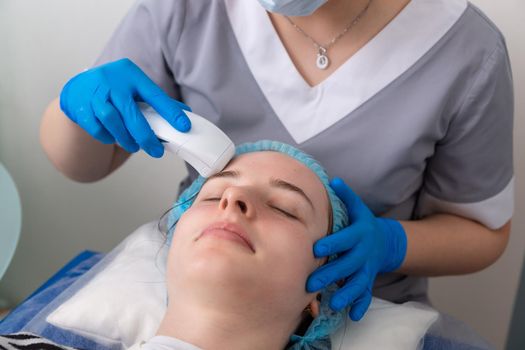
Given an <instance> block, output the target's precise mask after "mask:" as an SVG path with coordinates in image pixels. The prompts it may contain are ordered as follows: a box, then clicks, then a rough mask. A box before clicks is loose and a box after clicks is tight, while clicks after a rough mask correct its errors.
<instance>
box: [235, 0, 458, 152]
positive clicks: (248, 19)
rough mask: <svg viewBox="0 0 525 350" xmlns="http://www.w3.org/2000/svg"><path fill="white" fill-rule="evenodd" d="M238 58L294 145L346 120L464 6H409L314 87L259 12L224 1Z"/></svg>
mask: <svg viewBox="0 0 525 350" xmlns="http://www.w3.org/2000/svg"><path fill="white" fill-rule="evenodd" d="M225 4H226V11H227V13H228V17H229V20H230V23H231V26H232V29H233V32H234V34H235V36H236V39H237V42H238V44H239V47H240V49H241V52H242V54H243V56H244V58H245V60H246V63H247V64H248V67H249V68H250V71H251V72H252V74H253V76H254V78H255V80H256V81H257V83H258V85H259V87H260V89H261V91H262V93H263V94H264V96H265V97H266V99H267V100H268V102H269V103H270V105H271V106H272V108H273V110H274V112H275V113H276V115H277V117H278V118H279V119H280V121H281V122H282V123H283V125H284V127H285V128H286V130H287V131H288V132H289V133H290V135H291V136H292V138H293V139H294V140H295V142H296V143H298V144H300V143H302V142H305V141H307V140H308V139H310V138H312V137H314V136H315V135H317V134H319V133H321V132H322V131H324V130H326V129H327V128H329V127H330V126H332V125H334V124H335V123H337V122H338V121H339V120H341V119H342V118H344V117H345V116H348V115H349V114H350V113H352V112H353V111H354V110H356V109H357V108H359V106H361V105H362V104H363V103H365V102H366V101H368V100H369V99H370V98H372V97H373V96H374V95H375V94H376V93H378V92H379V91H381V90H382V89H384V88H385V87H386V86H387V85H389V84H390V83H391V82H393V81H394V80H395V79H397V78H398V77H399V76H400V75H402V74H403V73H404V72H406V71H407V70H408V69H409V68H410V67H411V66H412V65H414V64H415V63H416V62H417V61H418V60H419V59H420V58H421V57H422V56H423V55H424V54H425V53H426V52H428V51H429V50H430V49H431V48H432V47H433V46H434V45H435V44H436V43H437V42H438V41H439V39H441V38H442V37H443V36H444V35H445V34H446V33H447V32H448V30H449V29H450V28H451V27H452V26H453V25H454V23H456V22H457V20H458V19H459V18H460V17H461V15H462V14H463V12H464V11H465V9H466V8H467V1H466V0H412V1H410V2H409V3H408V4H407V5H406V6H405V8H403V10H402V11H401V12H400V13H399V14H398V15H397V16H396V17H395V18H394V19H392V21H390V23H389V24H388V25H387V26H386V27H385V28H383V29H382V30H381V31H380V32H379V33H378V34H377V35H376V36H375V37H374V38H372V39H371V40H370V41H369V42H368V43H367V44H365V45H364V46H363V47H362V48H361V49H360V50H359V51H357V52H356V53H355V54H354V55H353V56H352V57H350V58H349V59H348V60H347V61H346V62H344V63H343V64H342V65H341V66H340V67H338V68H337V70H335V71H334V72H333V73H332V74H331V75H330V76H328V77H327V78H326V79H325V80H323V81H322V82H321V83H319V84H318V85H315V86H313V87H312V86H310V85H308V83H307V82H306V81H305V80H304V78H303V77H302V76H301V74H300V73H299V72H298V70H297V68H296V67H295V65H294V64H293V62H292V60H291V59H290V56H289V55H288V52H287V51H286V49H285V47H284V45H283V43H282V42H281V40H280V38H279V36H278V34H277V32H276V30H275V28H274V27H273V24H272V23H271V20H270V18H269V16H268V15H267V13H266V11H265V10H264V8H263V7H262V6H261V5H259V4H258V3H257V2H256V1H253V0H225Z"/></svg>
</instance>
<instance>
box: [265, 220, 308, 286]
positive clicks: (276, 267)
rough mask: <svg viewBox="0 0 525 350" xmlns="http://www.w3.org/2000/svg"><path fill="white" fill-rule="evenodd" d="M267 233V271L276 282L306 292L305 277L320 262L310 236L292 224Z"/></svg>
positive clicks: (274, 228)
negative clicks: (314, 252)
mask: <svg viewBox="0 0 525 350" xmlns="http://www.w3.org/2000/svg"><path fill="white" fill-rule="evenodd" d="M263 232H264V231H263ZM267 234H268V239H267V240H266V243H265V250H264V254H265V257H264V258H265V259H264V260H265V263H266V264H267V266H268V270H269V272H268V273H269V274H271V275H273V278H274V279H275V280H276V281H275V283H276V285H279V286H283V288H285V289H291V290H299V291H301V292H304V293H306V292H305V291H304V289H305V288H304V286H305V283H306V279H307V278H308V276H309V275H310V273H311V272H313V271H314V270H315V268H316V267H317V264H318V262H317V260H316V259H315V257H314V255H313V239H312V238H311V235H309V233H308V232H306V231H305V230H304V228H303V229H299V228H292V227H290V226H288V227H286V226H280V227H273V230H271V231H267Z"/></svg>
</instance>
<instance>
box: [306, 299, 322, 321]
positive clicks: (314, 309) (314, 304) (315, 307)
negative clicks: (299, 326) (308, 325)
mask: <svg viewBox="0 0 525 350" xmlns="http://www.w3.org/2000/svg"><path fill="white" fill-rule="evenodd" d="M308 305H309V306H310V310H311V315H312V317H313V318H316V317H317V316H319V309H320V305H321V303H320V302H319V301H318V300H317V298H314V299H313V300H312V301H311V302H310V304H308Z"/></svg>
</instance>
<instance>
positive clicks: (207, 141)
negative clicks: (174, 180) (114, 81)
mask: <svg viewBox="0 0 525 350" xmlns="http://www.w3.org/2000/svg"><path fill="white" fill-rule="evenodd" d="M139 107H140V110H141V112H142V114H144V117H146V120H147V121H148V123H149V125H150V127H151V129H152V130H153V132H154V133H155V135H156V136H157V137H158V138H159V139H160V140H161V142H162V143H163V144H164V147H165V148H166V149H167V150H168V151H170V152H172V153H174V154H176V155H177V156H179V157H181V158H182V159H184V160H185V161H186V162H188V163H189V164H190V165H191V166H192V167H193V168H195V170H197V172H198V173H199V174H200V175H201V176H202V177H209V176H211V175H213V174H216V173H218V172H219V171H221V170H222V169H224V167H225V166H226V164H228V162H229V161H230V160H231V159H232V158H233V156H234V155H235V145H234V144H233V142H232V140H230V138H229V137H228V136H226V134H225V133H224V132H223V131H222V130H221V129H219V128H218V127H217V126H215V124H213V123H212V122H210V121H208V120H207V119H205V118H203V117H201V116H200V115H197V114H195V113H192V112H188V111H184V113H186V115H187V116H188V118H190V121H191V129H190V131H188V132H180V131H177V130H176V129H175V128H174V127H173V126H171V125H170V124H169V123H168V122H167V121H166V119H164V118H162V117H161V116H160V115H159V114H158V113H157V112H156V111H155V110H154V109H153V108H152V107H151V106H149V105H148V104H146V103H139Z"/></svg>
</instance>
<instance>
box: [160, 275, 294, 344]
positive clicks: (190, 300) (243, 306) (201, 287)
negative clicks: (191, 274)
mask: <svg viewBox="0 0 525 350" xmlns="http://www.w3.org/2000/svg"><path fill="white" fill-rule="evenodd" d="M183 282H184V283H181V284H179V283H176V285H178V286H179V287H174V288H173V289H171V290H169V302H168V308H167V312H166V314H165V316H164V319H163V320H162V322H161V325H160V327H159V330H158V331H157V335H164V336H170V337H174V338H177V339H180V340H182V341H185V342H187V343H190V344H192V345H195V346H198V347H200V348H202V349H206V350H212V349H230V350H237V349H239V350H244V349H254V350H257V349H261V350H282V349H284V347H285V346H286V344H287V343H288V340H289V337H290V334H292V333H293V331H294V330H295V328H296V327H297V324H298V322H299V321H300V316H297V317H290V314H291V313H290V310H288V309H287V308H286V306H285V307H282V306H281V304H282V303H283V301H280V302H278V301H277V302H276V301H275V300H271V299H268V298H267V297H265V296H263V295H261V292H260V291H258V290H257V287H258V286H255V288H251V289H249V288H246V285H244V286H239V285H237V286H235V284H233V285H232V284H228V283H226V282H225V281H222V284H221V283H220V282H221V281H215V282H217V283H214V281H212V280H208V281H206V282H207V283H202V282H203V281H197V283H191V282H190V283H187V282H189V281H183ZM192 282H196V281H192ZM182 286H184V287H182ZM168 288H169V287H168ZM270 298H271V297H270Z"/></svg>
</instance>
